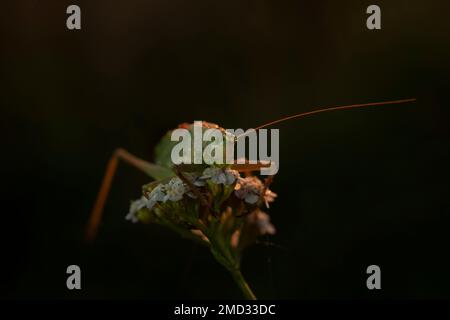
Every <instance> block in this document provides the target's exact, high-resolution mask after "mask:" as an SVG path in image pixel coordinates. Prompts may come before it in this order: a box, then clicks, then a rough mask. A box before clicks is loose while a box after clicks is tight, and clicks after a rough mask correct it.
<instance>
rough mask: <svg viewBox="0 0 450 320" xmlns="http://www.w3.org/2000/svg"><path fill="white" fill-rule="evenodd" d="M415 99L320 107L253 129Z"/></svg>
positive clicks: (244, 134)
mask: <svg viewBox="0 0 450 320" xmlns="http://www.w3.org/2000/svg"><path fill="white" fill-rule="evenodd" d="M414 101H417V99H416V98H410V99H401V100H390V101H381V102H371V103H359V104H352V105H346V106H337V107H328V108H320V109H316V110H312V111H307V112H303V113H297V114H294V115H291V116H287V117H283V118H281V119H277V120H274V121H270V122H267V123H265V124H262V125H260V126H257V127H256V128H253V130H259V129H262V128H266V127H269V126H271V125H274V124H277V123H281V122H285V121H288V120H292V119H297V118H303V117H307V116H311V115H314V114H318V113H323V112H330V111H337V110H349V109H357V108H367V107H376V106H386V105H392V104H404V103H408V102H414ZM250 131H251V130H248V131H247V132H245V133H243V134H241V135H239V136H237V137H236V141H237V140H238V139H239V138H241V137H245V136H246V135H248V134H249V133H250Z"/></svg>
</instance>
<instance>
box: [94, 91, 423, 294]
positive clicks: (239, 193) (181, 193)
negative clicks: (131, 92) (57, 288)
mask: <svg viewBox="0 0 450 320" xmlns="http://www.w3.org/2000/svg"><path fill="white" fill-rule="evenodd" d="M413 101H416V99H403V100H394V101H385V102H375V103H366V104H355V105H347V106H338V107H330V108H320V109H316V110H313V111H309V112H305V113H300V114H295V115H292V116H288V117H284V118H281V119H279V120H275V121H271V122H268V123H266V124H263V125H261V126H258V127H256V128H255V130H259V129H262V128H265V127H268V126H272V125H274V124H278V123H281V122H284V121H288V120H292V119H297V118H302V117H306V116H310V115H314V114H319V113H323V112H330V111H337V110H348V109H355V108H365V107H370V106H383V105H392V104H402V103H408V102H413ZM179 128H185V129H187V130H192V129H193V125H191V124H187V123H184V124H181V125H180V126H179ZM209 128H215V129H219V130H221V131H222V132H223V133H224V135H225V134H226V133H225V130H224V129H223V128H220V127H219V126H218V125H216V124H213V123H208V122H204V123H203V129H204V130H205V129H209ZM247 132H248V131H247ZM244 137H245V134H242V135H240V136H235V137H233V139H235V140H236V141H237V140H239V139H242V138H244ZM173 146H174V142H173V141H171V131H169V132H168V133H167V134H166V135H165V136H164V137H163V138H162V139H161V141H160V142H159V144H158V145H157V146H156V148H155V162H154V163H151V162H148V161H145V160H143V159H141V158H138V157H136V156H134V155H132V154H131V153H129V152H128V151H126V150H124V149H117V150H116V151H115V152H114V153H113V155H112V157H111V159H110V160H109V162H108V165H107V168H106V172H105V175H104V178H103V182H102V185H101V187H100V191H99V193H98V196H97V200H96V202H95V204H94V207H93V209H92V214H91V216H90V219H89V221H88V225H87V228H86V240H87V241H92V240H93V239H94V238H95V235H96V233H97V229H98V226H99V224H100V222H101V218H102V212H103V208H104V205H105V202H106V199H107V196H108V193H109V190H110V187H111V184H112V181H113V177H114V174H115V172H116V169H117V165H118V162H119V160H122V161H124V162H126V163H128V164H130V165H132V166H133V167H135V168H137V169H139V170H140V171H142V172H144V173H145V174H147V175H148V176H149V177H150V178H151V179H153V181H152V182H150V183H149V184H146V185H144V186H143V188H142V195H141V198H140V199H138V200H136V201H134V202H132V204H131V206H130V212H129V213H128V215H127V217H126V218H127V219H128V220H131V221H133V222H138V221H139V222H143V223H157V224H160V225H163V226H166V227H168V228H170V229H172V230H174V231H175V232H177V233H178V234H179V235H181V236H182V237H185V238H187V239H190V240H193V241H196V242H198V243H201V244H202V245H204V246H206V247H207V248H209V250H210V251H211V253H212V254H213V256H214V257H215V259H216V260H217V261H218V262H219V263H220V264H221V265H222V266H224V267H225V268H226V269H227V270H228V271H229V272H230V273H231V275H232V276H233V279H234V280H235V282H236V284H237V285H238V286H239V288H240V289H241V291H242V293H243V295H244V297H245V298H246V299H256V296H255V294H254V293H253V291H252V290H251V289H250V286H249V285H248V283H247V282H246V280H245V279H244V277H243V275H242V273H241V271H240V262H241V255H242V251H243V249H244V248H246V247H248V246H249V245H252V244H254V243H256V241H257V238H258V237H259V236H261V235H265V234H269V235H270V234H274V233H275V227H274V226H273V225H272V224H271V223H270V218H269V216H268V215H267V214H266V213H265V212H264V211H262V209H264V208H265V207H267V208H268V207H269V203H270V202H273V201H274V200H275V197H276V196H277V195H276V194H275V193H274V192H272V191H271V190H270V189H269V187H270V184H271V182H272V180H273V177H272V176H269V177H267V178H266V179H265V180H264V181H262V180H261V179H260V178H258V177H257V176H255V175H253V173H254V172H255V171H257V170H259V169H261V168H262V167H264V166H268V164H265V163H257V164H252V163H248V162H247V163H243V164H227V165H205V164H180V165H174V164H173V162H172V161H171V157H170V156H171V150H172V148H173Z"/></svg>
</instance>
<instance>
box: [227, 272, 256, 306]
mask: <svg viewBox="0 0 450 320" xmlns="http://www.w3.org/2000/svg"><path fill="white" fill-rule="evenodd" d="M231 274H232V275H233V279H234V281H236V283H237V285H238V287H239V289H241V291H242V293H243V294H244V297H245V299H247V300H256V296H255V294H254V293H253V291H252V289H250V286H249V285H248V283H247V281H245V278H244V276H243V275H242V272H241V270H239V269H235V270H232V271H231Z"/></svg>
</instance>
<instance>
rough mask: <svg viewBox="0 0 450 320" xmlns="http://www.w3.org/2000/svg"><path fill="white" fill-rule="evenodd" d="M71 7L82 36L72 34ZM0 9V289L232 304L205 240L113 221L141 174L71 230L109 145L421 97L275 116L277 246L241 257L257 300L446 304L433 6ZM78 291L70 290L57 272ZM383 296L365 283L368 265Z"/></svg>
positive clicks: (124, 179)
mask: <svg viewBox="0 0 450 320" xmlns="http://www.w3.org/2000/svg"><path fill="white" fill-rule="evenodd" d="M69 4H78V5H79V6H80V7H81V10H82V30H80V31H69V30H67V28H66V25H65V23H66V21H65V20H66V17H67V15H66V13H65V11H66V7H67V6H68V5H69ZM370 4H372V2H369V1H312V0H310V1H293V0H292V1H273V0H272V1H267V0H259V1H256V0H253V1H238V0H231V1H206V0H195V1H182V0H155V1H147V0H130V1H106V0H95V1H70V2H69V1H37V0H35V1H31V0H30V1H26V0H20V1H14V2H12V1H11V2H10V3H5V4H3V3H2V5H1V6H2V9H1V11H2V13H1V22H2V25H1V29H2V73H1V74H2V80H1V81H2V82H1V89H0V90H1V91H0V92H1V99H2V100H1V118H0V119H1V120H0V121H1V129H2V136H1V141H2V165H1V167H0V168H1V177H2V181H1V183H0V185H1V190H0V191H1V194H2V198H1V199H2V202H1V204H2V206H1V213H2V216H1V219H0V221H1V222H0V226H1V230H0V234H1V239H0V240H1V244H2V248H1V253H0V256H1V258H0V259H1V260H0V261H1V265H2V268H3V269H4V271H2V273H1V281H0V286H1V288H2V292H1V295H2V296H3V297H7V298H120V299H123V298H199V299H209V298H224V299H229V298H240V297H241V296H240V292H239V291H238V289H237V288H236V287H235V285H234V283H233V282H232V280H231V278H230V276H229V275H228V274H227V272H226V271H225V270H224V269H223V268H222V267H221V266H219V265H218V264H217V263H216V261H214V260H213V258H212V256H211V255H210V254H209V253H208V252H207V251H206V250H205V249H203V248H197V247H195V246H193V245H192V244H191V243H189V242H187V241H185V240H182V239H180V238H179V237H178V236H177V235H176V234H173V233H172V232H170V231H169V230H166V229H163V228H161V227H159V226H155V225H150V226H147V225H133V224H131V223H129V222H127V221H125V220H124V216H125V214H126V212H127V210H128V205H129V200H131V199H135V198H137V197H138V196H139V193H140V188H141V185H142V184H144V183H146V182H148V180H147V178H146V177H145V176H142V175H141V174H140V173H139V172H138V171H136V170H135V169H133V168H130V167H129V166H127V165H121V166H120V168H119V171H118V174H117V176H116V179H115V182H114V185H113V188H112V191H111V194H110V198H109V201H108V204H107V207H106V210H105V217H104V220H103V224H102V227H101V229H100V233H99V235H98V238H97V240H96V242H95V243H94V244H92V245H86V244H85V243H84V242H83V240H82V239H83V229H84V227H85V224H86V221H87V218H88V215H89V212H90V209H91V206H92V203H93V201H94V199H95V196H96V193H97V190H98V187H99V184H100V180H101V177H102V175H103V170H104V166H105V164H106V161H107V159H108V158H109V156H110V155H111V152H112V151H113V150H114V149H115V148H116V147H124V148H126V149H128V150H129V151H130V152H132V153H134V154H136V155H139V156H141V157H143V158H146V159H152V157H153V151H152V150H153V147H154V146H155V144H156V143H157V141H158V139H159V138H160V137H161V136H162V135H163V134H164V133H165V132H166V131H167V130H169V129H171V128H173V127H176V126H177V125H178V124H179V123H181V122H186V121H193V120H206V121H211V122H216V123H218V124H220V125H221V126H223V127H225V128H249V127H253V126H256V125H258V124H261V123H264V122H267V121H270V120H274V119H277V118H279V117H282V116H285V115H290V114H294V113H298V112H303V111H309V110H312V109H315V108H316V107H321V106H334V105H342V104H351V103H364V102H374V101H383V100H390V99H399V98H411V97H416V98H417V99H418V102H417V103H412V104H407V105H398V106H386V107H379V108H371V109H366V110H353V111H343V112H335V113H329V114H323V115H320V116H316V117H310V118H306V119H303V120H298V121H293V122H287V123H284V124H282V125H280V126H279V127H278V128H279V129H280V134H281V146H280V171H279V173H278V175H277V177H276V180H275V182H274V184H273V190H274V191H275V192H277V193H278V194H279V197H278V199H277V202H276V203H275V204H274V205H273V206H272V207H271V210H270V214H271V216H272V221H273V223H274V224H275V226H276V227H277V231H278V233H277V235H276V236H274V237H273V238H270V239H265V240H267V241H271V242H273V243H274V244H276V246H269V247H266V246H261V245H259V246H255V247H253V248H251V249H249V250H248V251H247V252H246V255H245V257H244V260H243V266H242V268H243V273H244V274H245V275H246V277H247V279H248V281H249V283H250V284H251V285H252V287H253V288H254V291H255V293H256V295H257V296H258V297H260V298H269V299H282V298H289V299H292V298H313V299H316V298H333V299H334V298H448V297H450V274H449V267H450V258H449V254H448V244H449V243H450V242H449V240H450V239H449V238H450V235H449V232H448V228H449V220H450V219H449V191H450V190H449V170H448V163H449V143H448V136H449V126H448V121H447V119H448V115H449V106H448V104H447V102H446V101H447V99H446V98H447V95H448V92H449V91H448V90H447V88H448V81H449V71H450V62H449V56H450V55H449V53H450V52H449V51H450V50H449V49H450V46H449V40H450V39H449V38H450V36H449V31H450V30H449V25H448V22H447V20H448V19H447V15H448V9H449V7H448V5H446V2H444V1H427V2H425V1H406V0H404V1H377V3H376V4H378V5H379V6H380V7H381V9H382V30H379V31H370V30H367V28H366V26H365V23H366V22H365V21H366V17H367V15H366V13H365V10H366V8H367V6H368V5H370ZM71 264H77V265H79V266H80V267H81V270H82V290H81V291H76V292H74V291H69V290H67V289H66V285H65V284H66V276H67V275H66V273H65V272H66V268H67V266H68V265H71ZM371 264H377V265H379V266H380V267H381V271H382V290H380V291H369V290H367V288H366V286H365V282H366V278H367V275H366V273H365V270H366V268H367V266H368V265H371Z"/></svg>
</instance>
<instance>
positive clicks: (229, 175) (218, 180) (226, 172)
mask: <svg viewBox="0 0 450 320" xmlns="http://www.w3.org/2000/svg"><path fill="white" fill-rule="evenodd" d="M238 177H239V172H237V171H236V170H231V169H229V168H224V169H223V168H218V167H209V168H206V169H205V170H204V171H203V175H202V176H201V177H200V179H211V181H212V182H213V183H215V184H224V185H230V184H233V183H234V182H235V181H236V179H237V178H238Z"/></svg>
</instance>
